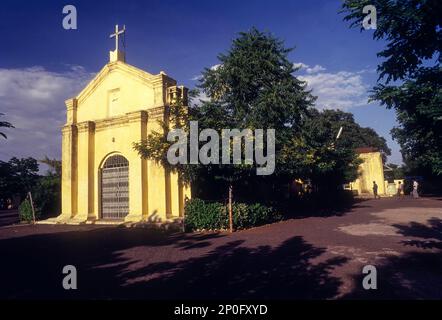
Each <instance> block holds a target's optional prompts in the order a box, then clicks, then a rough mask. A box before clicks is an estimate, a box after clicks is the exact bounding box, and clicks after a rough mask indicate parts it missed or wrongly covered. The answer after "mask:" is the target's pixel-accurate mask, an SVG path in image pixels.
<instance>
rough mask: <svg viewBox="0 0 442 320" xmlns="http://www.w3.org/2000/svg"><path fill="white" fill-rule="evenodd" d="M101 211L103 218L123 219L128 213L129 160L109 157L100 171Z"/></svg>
mask: <svg viewBox="0 0 442 320" xmlns="http://www.w3.org/2000/svg"><path fill="white" fill-rule="evenodd" d="M101 213H102V218H103V219H118V220H120V219H124V217H126V216H127V215H128V213H129V161H127V159H126V158H125V157H123V156H120V155H115V156H112V157H109V158H108V159H107V160H106V162H105V163H104V166H103V169H102V171H101Z"/></svg>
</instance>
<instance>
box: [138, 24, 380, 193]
mask: <svg viewBox="0 0 442 320" xmlns="http://www.w3.org/2000/svg"><path fill="white" fill-rule="evenodd" d="M290 51H291V49H287V48H286V47H285V46H284V44H283V42H282V41H281V40H279V39H277V38H275V37H274V36H272V35H271V34H269V33H265V32H261V31H258V30H257V29H252V30H250V31H249V32H242V33H240V34H239V36H238V37H237V38H236V39H235V40H233V43H232V46H231V47H230V49H229V50H228V51H227V52H226V53H224V54H220V55H219V56H218V59H219V61H218V62H219V63H218V64H217V66H216V67H212V68H206V69H205V70H204V71H203V74H202V77H201V80H200V84H199V86H198V89H197V91H196V92H194V95H195V96H201V95H202V94H204V96H205V97H207V99H203V100H200V101H199V102H198V103H191V104H190V107H189V109H188V112H182V111H181V110H183V109H182V106H183V105H182V103H180V101H178V103H176V104H172V105H171V106H170V110H169V113H170V117H169V118H168V119H167V121H161V127H162V129H163V130H162V131H158V132H153V133H152V134H150V135H149V136H148V137H147V139H146V140H144V141H140V142H137V143H135V149H136V150H137V151H138V152H139V153H140V155H141V156H142V157H145V158H149V159H154V160H157V161H159V162H161V163H162V164H164V165H166V167H169V169H170V170H178V171H179V172H180V173H181V174H182V176H183V177H185V178H186V179H189V180H192V179H193V180H197V182H200V181H201V180H205V181H214V180H218V181H222V182H224V186H232V185H237V186H239V185H241V184H242V183H243V182H247V183H249V184H248V187H247V188H248V189H247V190H248V193H249V194H255V195H256V196H257V197H259V193H258V190H257V189H256V188H254V187H251V186H250V185H251V184H252V183H255V182H256V183H258V184H260V185H265V186H266V188H267V192H264V194H266V195H269V194H277V193H278V192H271V190H276V186H277V185H282V184H284V183H287V182H291V181H293V179H295V178H302V179H311V180H314V182H317V183H318V184H321V188H323V189H328V190H329V189H330V188H334V189H336V188H337V187H338V185H339V184H342V183H344V182H348V181H350V180H352V179H354V178H355V177H356V175H357V165H358V164H359V162H358V159H357V155H356V154H355V152H354V147H355V145H356V143H348V144H346V145H344V144H342V145H341V144H339V146H337V145H335V138H336V134H337V132H338V130H339V127H340V126H341V125H344V124H345V126H346V128H347V129H346V131H345V135H346V137H347V138H346V141H349V139H357V138H359V139H360V140H361V141H365V140H369V139H370V137H372V136H373V135H372V133H373V132H371V131H370V132H368V131H369V129H364V128H360V127H357V130H359V131H358V133H359V135H356V134H355V133H354V131H355V130H356V129H355V127H356V125H355V123H354V121H353V118H352V117H351V116H350V115H348V114H345V113H339V112H336V114H335V113H333V112H331V111H327V112H323V113H319V112H317V111H315V110H314V109H313V106H314V101H315V97H313V96H312V95H311V93H310V92H309V91H308V90H307V89H306V84H305V83H304V82H302V81H300V80H298V79H297V77H296V76H295V73H296V70H295V69H294V67H293V63H292V62H290V60H289V58H288V54H289V52H290ZM189 120H194V121H198V125H199V131H201V130H203V129H207V128H210V129H214V130H216V131H217V132H218V133H219V134H220V135H221V130H222V129H233V128H238V129H240V130H241V129H246V128H247V129H275V133H276V141H275V153H276V167H275V172H274V173H273V174H272V175H270V176H260V177H257V176H256V167H257V166H256V164H253V165H250V164H246V163H245V162H244V161H243V162H242V163H240V164H235V165H223V164H211V165H179V166H170V164H168V162H167V159H166V154H167V150H168V149H169V147H170V146H171V144H172V142H169V141H167V139H166V134H167V132H168V131H169V130H170V128H171V127H181V128H184V129H185V131H186V132H188V131H189V126H188V123H189ZM316 129H318V130H316ZM364 130H365V131H364ZM352 134H353V135H354V136H351V135H352ZM364 135H366V137H364ZM342 140H343V139H342ZM375 140H376V139H375ZM373 141H374V140H373ZM202 144H205V142H203V143H201V144H200V147H201V145H202ZM360 144H363V143H362V142H361V143H360ZM364 146H365V145H364ZM374 146H376V147H380V149H383V150H384V151H385V152H386V153H388V152H389V150H388V148H387V147H386V146H385V144H383V141H382V139H380V138H379V139H377V140H376V145H374ZM186 147H187V149H188V150H189V149H190V147H189V146H188V145H187V146H186ZM242 147H243V148H244V145H243V146H242ZM219 154H221V150H220V151H219ZM243 160H244V159H243ZM220 184H221V185H223V184H222V183H220ZM207 185H208V186H213V185H214V183H209V184H207ZM255 186H256V185H255ZM250 188H253V190H254V192H250ZM225 190H227V188H225ZM224 194H225V193H224Z"/></svg>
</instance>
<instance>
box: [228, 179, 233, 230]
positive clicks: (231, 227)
mask: <svg viewBox="0 0 442 320" xmlns="http://www.w3.org/2000/svg"><path fill="white" fill-rule="evenodd" d="M232 200H233V186H232V184H229V229H230V232H231V233H232V232H233V208H232Z"/></svg>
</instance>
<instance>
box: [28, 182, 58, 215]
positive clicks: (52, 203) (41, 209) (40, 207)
mask: <svg viewBox="0 0 442 320" xmlns="http://www.w3.org/2000/svg"><path fill="white" fill-rule="evenodd" d="M32 198H33V200H34V208H35V211H36V213H38V216H39V217H45V218H48V217H54V216H57V215H58V214H60V212H61V176H58V175H55V174H54V175H47V176H42V177H40V179H39V181H38V183H37V184H36V185H35V186H34V188H33V190H32Z"/></svg>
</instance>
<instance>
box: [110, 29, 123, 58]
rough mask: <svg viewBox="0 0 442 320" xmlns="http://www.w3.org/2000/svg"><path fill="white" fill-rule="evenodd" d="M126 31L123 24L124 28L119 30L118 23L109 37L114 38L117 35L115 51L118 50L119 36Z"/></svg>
mask: <svg viewBox="0 0 442 320" xmlns="http://www.w3.org/2000/svg"><path fill="white" fill-rule="evenodd" d="M125 31H126V26H123V29H121V30H118V24H117V25H116V26H115V33H112V34H111V35H110V36H109V38H114V37H115V51H117V52H118V36H119V35H120V34H121V35H122V34H124V32H125Z"/></svg>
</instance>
